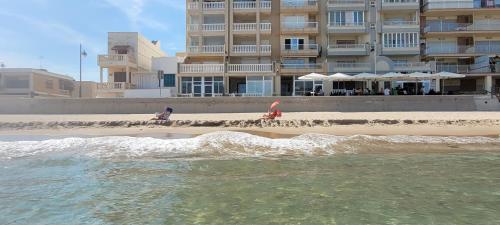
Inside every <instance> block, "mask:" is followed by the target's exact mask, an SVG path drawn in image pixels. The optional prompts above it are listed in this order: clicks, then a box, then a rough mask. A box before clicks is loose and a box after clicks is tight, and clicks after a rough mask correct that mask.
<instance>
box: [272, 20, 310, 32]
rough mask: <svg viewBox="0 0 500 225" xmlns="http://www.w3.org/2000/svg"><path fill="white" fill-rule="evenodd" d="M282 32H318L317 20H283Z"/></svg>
mask: <svg viewBox="0 0 500 225" xmlns="http://www.w3.org/2000/svg"><path fill="white" fill-rule="evenodd" d="M281 32H282V33H318V22H283V23H282V24H281Z"/></svg>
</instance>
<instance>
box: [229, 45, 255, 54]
mask: <svg viewBox="0 0 500 225" xmlns="http://www.w3.org/2000/svg"><path fill="white" fill-rule="evenodd" d="M233 53H257V45H233Z"/></svg>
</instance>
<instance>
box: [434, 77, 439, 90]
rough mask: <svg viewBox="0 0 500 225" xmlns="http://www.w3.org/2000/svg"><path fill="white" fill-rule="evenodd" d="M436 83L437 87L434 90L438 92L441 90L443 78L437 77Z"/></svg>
mask: <svg viewBox="0 0 500 225" xmlns="http://www.w3.org/2000/svg"><path fill="white" fill-rule="evenodd" d="M434 83H435V89H434V90H435V91H436V92H440V91H441V79H436V80H435V81H434Z"/></svg>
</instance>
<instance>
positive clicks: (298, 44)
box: [285, 38, 304, 51]
mask: <svg viewBox="0 0 500 225" xmlns="http://www.w3.org/2000/svg"><path fill="white" fill-rule="evenodd" d="M285 49H286V50H293V51H298V50H303V49H304V39H302V38H287V39H285Z"/></svg>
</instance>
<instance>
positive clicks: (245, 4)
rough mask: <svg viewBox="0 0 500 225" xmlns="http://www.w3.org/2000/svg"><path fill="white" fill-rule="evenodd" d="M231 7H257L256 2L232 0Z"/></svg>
mask: <svg viewBox="0 0 500 225" xmlns="http://www.w3.org/2000/svg"><path fill="white" fill-rule="evenodd" d="M233 8H234V9H256V8H257V3H256V2H251V1H247V2H233Z"/></svg>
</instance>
